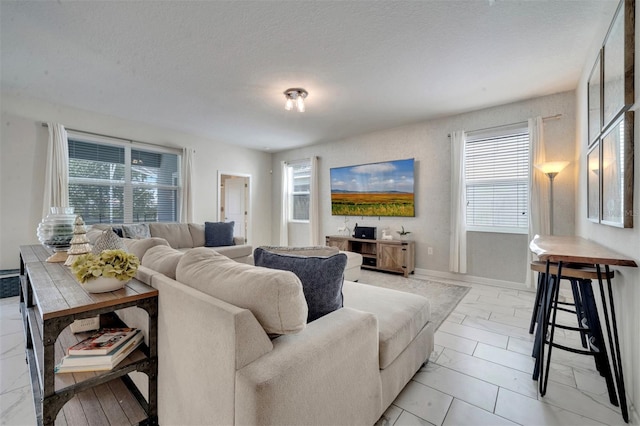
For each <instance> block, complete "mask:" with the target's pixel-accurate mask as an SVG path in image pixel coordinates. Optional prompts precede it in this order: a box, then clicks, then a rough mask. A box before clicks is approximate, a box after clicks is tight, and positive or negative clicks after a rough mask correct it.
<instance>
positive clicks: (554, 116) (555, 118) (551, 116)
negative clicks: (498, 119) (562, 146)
mask: <svg viewBox="0 0 640 426" xmlns="http://www.w3.org/2000/svg"><path fill="white" fill-rule="evenodd" d="M562 116H563V114H556V115H550V116H548V117H542V121H546V120H557V119H559V118H560V117H562ZM520 123H526V121H521V122H520ZM515 124H519V123H511V124H503V125H500V126H493V127H485V128H484V129H476V130H470V131H468V132H465V133H467V134H468V133H476V132H484V131H486V130H493V129H500V128H502V127H509V126H513V125H515ZM447 136H448V137H451V133H449V134H448V135H447Z"/></svg>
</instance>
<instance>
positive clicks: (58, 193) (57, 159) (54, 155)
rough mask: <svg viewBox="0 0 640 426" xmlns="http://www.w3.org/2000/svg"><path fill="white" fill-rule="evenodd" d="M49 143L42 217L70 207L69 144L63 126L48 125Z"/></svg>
mask: <svg viewBox="0 0 640 426" xmlns="http://www.w3.org/2000/svg"><path fill="white" fill-rule="evenodd" d="M47 126H48V127H49V143H48V145H47V164H46V169H45V182H44V198H43V201H42V217H43V218H44V217H46V216H47V215H48V214H49V213H50V212H51V207H69V142H68V140H67V131H66V130H65V128H64V126H63V125H62V124H58V123H47Z"/></svg>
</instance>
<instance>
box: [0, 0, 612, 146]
mask: <svg viewBox="0 0 640 426" xmlns="http://www.w3.org/2000/svg"><path fill="white" fill-rule="evenodd" d="M616 5H617V0H574V1H563V0H547V1H543V0H537V1H535V0H534V1H521V0H511V1H507V0H504V1H501V0H460V1H457V0H453V1H451V0H450V1H445V0H442V1H411V2H410V1H393V2H392V1H376V2H368V1H366V2H365V1H358V2H355V1H200V2H193V1H192V2H183V1H137V2H120V1H78V2H75V1H73V2H72V1H64V0H61V1H48V2H40V1H34V2H31V1H17V2H13V1H6V0H1V3H0V8H1V9H0V15H1V21H0V22H1V26H0V31H1V33H0V35H1V38H0V40H1V43H2V44H1V50H2V52H1V77H2V90H3V92H6V93H10V94H14V95H18V96H28V97H35V98H40V99H44V100H48V101H53V102H55V103H59V104H64V105H67V106H71V107H76V108H81V109H86V110H89V111H95V112H99V113H104V114H109V115H113V116H117V117H122V118H126V119H129V120H135V121H139V122H144V123H149V124H152V125H158V126H161V127H164V128H170V129H175V130H179V131H184V132H188V133H193V134H196V135H201V136H206V137H209V138H211V139H215V140H218V141H223V142H227V143H231V144H237V145H241V146H246V147H250V148H256V149H264V150H267V149H269V150H273V151H276V150H282V149H287V148H292V147H296V146H302V145H307V144H312V143H319V142H325V141H332V140H337V139H341V138H345V137H348V136H353V135H357V134H362V133H367V132H371V131H376V130H380V129H385V128H391V127H396V126H401V125H405V124H408V123H413V122H418V121H422V120H426V119H429V118H434V117H441V116H446V115H451V114H456V113H461V112H466V111H471V110H476V109H480V108H484V107H488V106H493V105H500V104H505V103H509V102H513V101H518V100H522V99H528V98H532V97H537V96H542V95H547V94H552V93H557V92H561V91H566V90H572V89H574V88H575V87H576V85H577V82H578V79H579V78H580V73H581V70H582V69H583V67H584V66H585V65H587V64H590V63H592V62H593V61H594V60H595V58H592V57H588V55H590V54H592V50H591V51H589V49H590V48H591V47H592V46H593V45H594V43H598V42H599V41H601V39H602V38H603V37H604V34H605V32H606V29H607V27H608V23H609V22H610V20H611V19H612V17H613V13H614V11H615V8H616ZM590 52H591V53H590ZM290 87H303V88H305V89H307V90H308V91H309V97H308V98H307V111H306V112H305V113H302V114H301V113H298V112H295V111H285V110H284V100H285V99H284V95H283V94H282V92H283V91H284V90H285V89H287V88H290Z"/></svg>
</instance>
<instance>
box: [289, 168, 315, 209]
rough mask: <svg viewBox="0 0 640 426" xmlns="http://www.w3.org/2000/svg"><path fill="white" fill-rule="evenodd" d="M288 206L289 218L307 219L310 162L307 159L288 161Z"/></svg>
mask: <svg viewBox="0 0 640 426" xmlns="http://www.w3.org/2000/svg"><path fill="white" fill-rule="evenodd" d="M288 167H289V168H290V169H291V172H290V175H289V176H291V181H290V187H289V194H290V197H291V198H290V200H289V202H290V208H289V214H290V217H289V220H291V221H308V220H309V204H310V192H311V162H310V161H309V160H304V161H296V162H295V163H290V164H289V165H288Z"/></svg>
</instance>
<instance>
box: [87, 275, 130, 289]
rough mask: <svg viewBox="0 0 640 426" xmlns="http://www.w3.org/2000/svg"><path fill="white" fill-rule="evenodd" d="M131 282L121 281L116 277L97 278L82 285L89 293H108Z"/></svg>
mask: <svg viewBox="0 0 640 426" xmlns="http://www.w3.org/2000/svg"><path fill="white" fill-rule="evenodd" d="M129 281H131V280H127V281H120V280H119V279H117V278H115V277H111V278H108V277H97V278H92V279H90V280H89V281H87V282H86V283H84V284H81V285H82V286H83V287H84V289H85V290H87V291H88V292H89V293H106V292H108V291H115V290H119V289H121V288H122V287H124V286H125V284H127V283H128V282H129Z"/></svg>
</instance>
